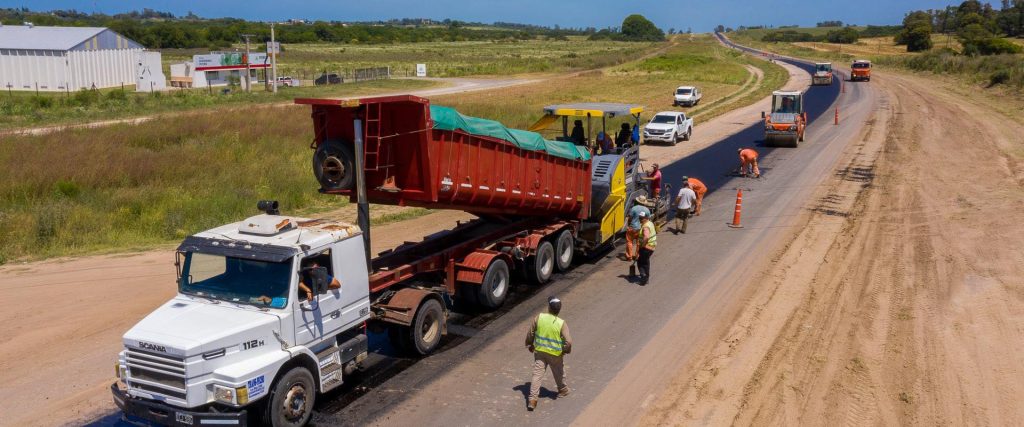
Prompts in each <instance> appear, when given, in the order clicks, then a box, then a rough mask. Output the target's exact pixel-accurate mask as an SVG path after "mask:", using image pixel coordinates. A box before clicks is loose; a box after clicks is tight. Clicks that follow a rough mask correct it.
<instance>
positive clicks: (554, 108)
mask: <svg viewBox="0 0 1024 427" xmlns="http://www.w3.org/2000/svg"><path fill="white" fill-rule="evenodd" d="M643 111H644V107H643V106H642V105H637V104H617V103H611V102H581V103H577V104H557V105H548V106H547V107H544V112H545V113H547V114H552V115H556V116H587V115H590V116H606V117H615V116H629V115H633V114H639V113H641V112H643Z"/></svg>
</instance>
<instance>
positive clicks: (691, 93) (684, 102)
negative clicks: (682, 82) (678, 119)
mask: <svg viewBox="0 0 1024 427" xmlns="http://www.w3.org/2000/svg"><path fill="white" fill-rule="evenodd" d="M703 97H704V94H703V93H701V91H700V88H699V87H696V86H679V87H678V88H676V93H675V98H674V100H673V101H672V106H673V107H678V106H680V105H681V106H684V107H692V106H694V105H697V104H698V103H700V99H701V98H703Z"/></svg>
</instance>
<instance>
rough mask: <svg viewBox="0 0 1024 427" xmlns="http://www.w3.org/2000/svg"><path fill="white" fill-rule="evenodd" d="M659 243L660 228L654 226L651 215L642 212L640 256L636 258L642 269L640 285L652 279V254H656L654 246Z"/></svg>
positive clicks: (638, 265)
mask: <svg viewBox="0 0 1024 427" xmlns="http://www.w3.org/2000/svg"><path fill="white" fill-rule="evenodd" d="M657 245H658V230H657V229H656V228H655V227H654V221H652V220H651V217H650V215H646V214H645V213H644V212H640V256H639V257H637V260H636V267H637V270H640V286H646V285H647V282H648V281H649V280H651V255H654V247H655V246H657Z"/></svg>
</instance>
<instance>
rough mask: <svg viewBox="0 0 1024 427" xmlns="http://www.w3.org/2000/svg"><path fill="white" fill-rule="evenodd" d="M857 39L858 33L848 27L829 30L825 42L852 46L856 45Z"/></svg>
mask: <svg viewBox="0 0 1024 427" xmlns="http://www.w3.org/2000/svg"><path fill="white" fill-rule="evenodd" d="M858 38H860V33H858V32H857V30H855V29H853V28H850V27H846V28H843V29H841V30H831V31H829V32H828V34H826V35H825V40H828V42H829V43H843V44H852V43H856V42H857V39H858Z"/></svg>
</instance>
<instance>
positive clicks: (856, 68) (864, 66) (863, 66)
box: [850, 59, 871, 82]
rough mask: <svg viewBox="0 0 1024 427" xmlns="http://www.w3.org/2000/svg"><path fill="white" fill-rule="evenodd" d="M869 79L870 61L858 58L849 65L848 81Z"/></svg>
mask: <svg viewBox="0 0 1024 427" xmlns="http://www.w3.org/2000/svg"><path fill="white" fill-rule="evenodd" d="M861 80H863V81H867V82H870V81H871V61H868V60H867V59H858V60H855V61H853V64H852V65H850V81H851V82H856V81H861Z"/></svg>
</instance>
